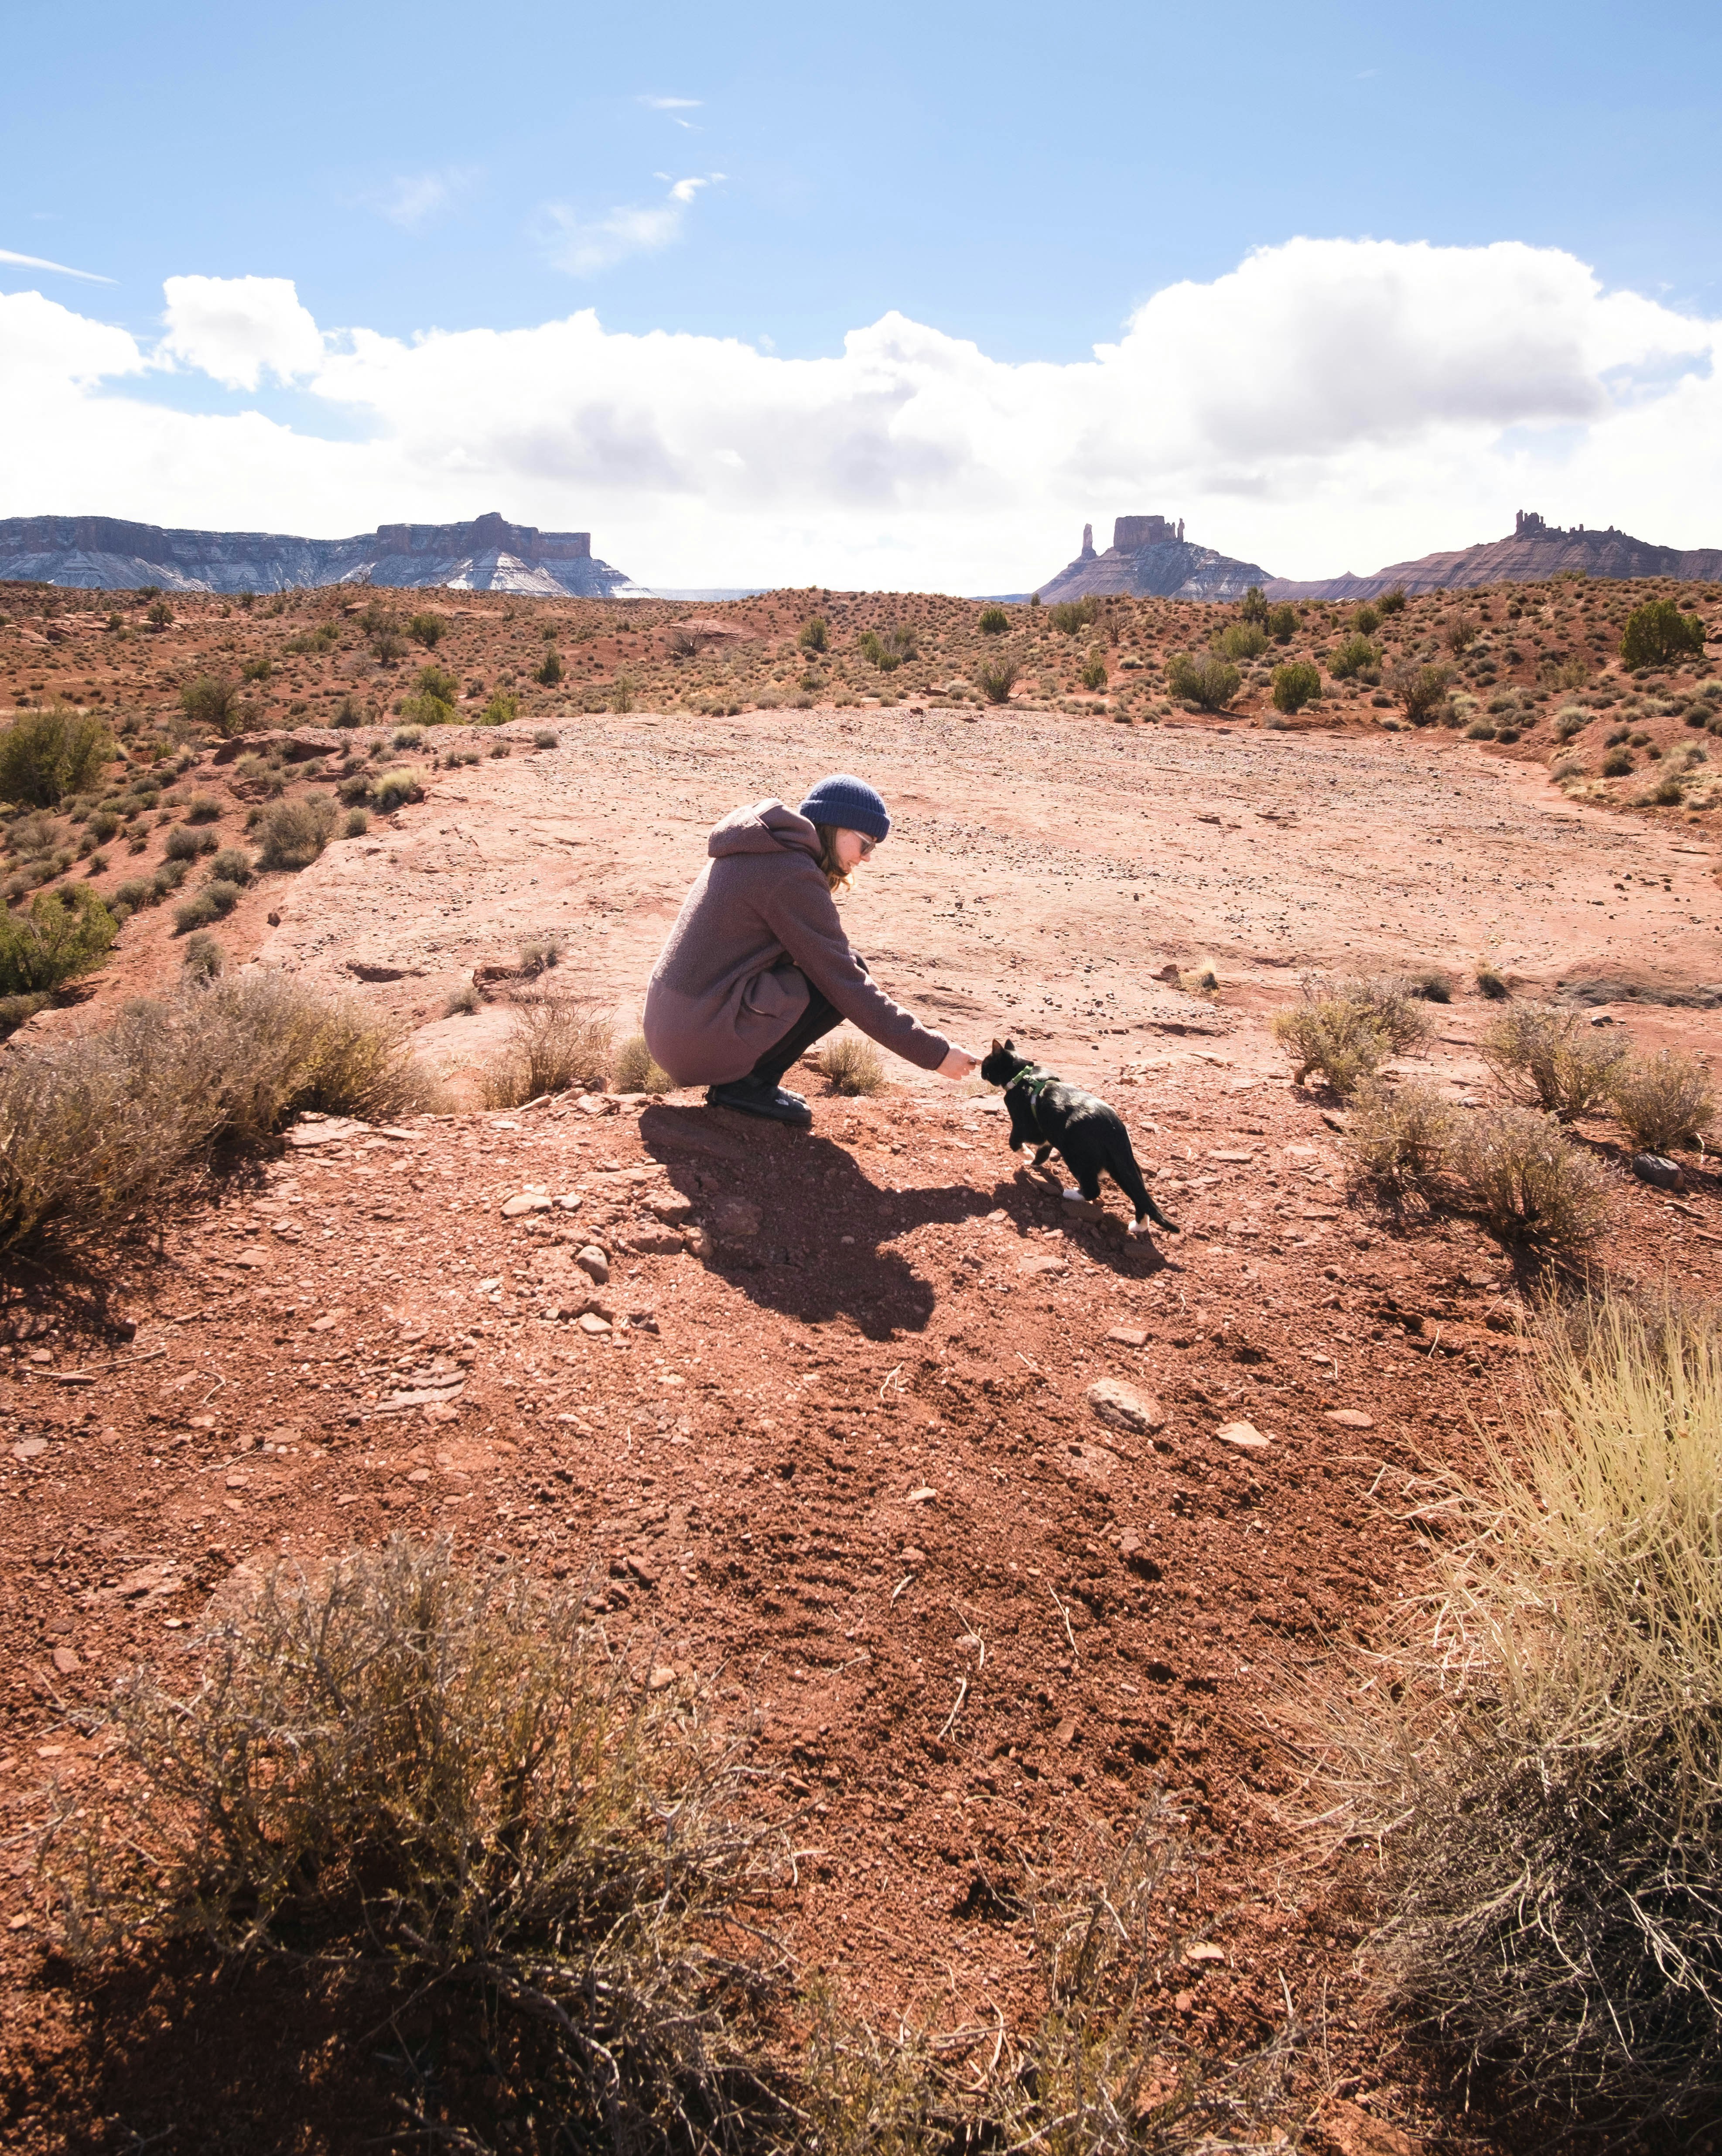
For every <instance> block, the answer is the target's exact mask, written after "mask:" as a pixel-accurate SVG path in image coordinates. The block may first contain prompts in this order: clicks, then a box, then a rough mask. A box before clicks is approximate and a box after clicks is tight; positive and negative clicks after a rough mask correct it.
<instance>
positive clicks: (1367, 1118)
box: [1345, 1078, 1459, 1209]
mask: <svg viewBox="0 0 1722 2156" xmlns="http://www.w3.org/2000/svg"><path fill="white" fill-rule="evenodd" d="M1458 1118H1459V1111H1458V1109H1456V1108H1455V1107H1454V1106H1453V1103H1452V1102H1451V1101H1448V1099H1446V1098H1445V1097H1444V1096H1443V1095H1442V1093H1441V1092H1440V1091H1438V1089H1437V1088H1436V1087H1435V1086H1428V1085H1422V1084H1416V1083H1412V1084H1408V1085H1400V1086H1387V1085H1384V1084H1383V1083H1382V1082H1381V1080H1380V1079H1378V1078H1369V1079H1366V1080H1365V1081H1363V1082H1362V1084H1361V1085H1360V1086H1358V1088H1357V1091H1356V1093H1355V1094H1354V1096H1352V1101H1351V1112H1350V1116H1349V1117H1348V1118H1347V1121H1346V1124H1345V1148H1346V1152H1347V1153H1348V1155H1349V1157H1350V1165H1351V1169H1352V1173H1353V1174H1354V1175H1355V1177H1356V1180H1357V1181H1358V1182H1359V1183H1362V1184H1363V1185H1365V1186H1366V1188H1368V1189H1370V1190H1371V1192H1373V1193H1375V1195H1376V1196H1377V1197H1379V1198H1382V1199H1386V1201H1387V1202H1388V1203H1389V1204H1392V1205H1394V1206H1397V1207H1399V1208H1401V1209H1403V1208H1404V1207H1405V1206H1406V1205H1407V1204H1409V1203H1411V1202H1412V1200H1417V1201H1419V1202H1421V1203H1422V1204H1425V1205H1430V1206H1433V1205H1435V1204H1438V1203H1439V1202H1440V1200H1441V1199H1443V1197H1444V1196H1447V1195H1448V1194H1450V1185H1451V1176H1450V1173H1449V1160H1450V1157H1451V1154H1452V1152H1453V1143H1454V1140H1455V1137H1456V1136H1457V1132H1458Z"/></svg>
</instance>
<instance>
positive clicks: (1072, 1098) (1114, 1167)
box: [981, 1040, 1178, 1235]
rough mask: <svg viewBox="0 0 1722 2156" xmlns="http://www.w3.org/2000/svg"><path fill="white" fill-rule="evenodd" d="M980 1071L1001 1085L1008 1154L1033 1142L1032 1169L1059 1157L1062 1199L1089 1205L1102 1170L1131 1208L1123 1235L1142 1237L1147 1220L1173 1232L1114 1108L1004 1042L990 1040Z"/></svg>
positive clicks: (1097, 1191) (990, 1082) (1174, 1228)
mask: <svg viewBox="0 0 1722 2156" xmlns="http://www.w3.org/2000/svg"><path fill="white" fill-rule="evenodd" d="M981 1076H982V1077H983V1078H984V1079H985V1080H986V1081H987V1084H988V1085H989V1086H1002V1087H1003V1088H1004V1096H1005V1106H1006V1107H1007V1108H1008V1109H1009V1111H1010V1115H1011V1151H1012V1152H1020V1151H1021V1150H1022V1147H1024V1146H1025V1145H1032V1146H1033V1147H1034V1149H1035V1150H1034V1165H1035V1166H1036V1167H1037V1168H1040V1167H1042V1166H1043V1165H1044V1163H1045V1161H1046V1158H1047V1155H1048V1153H1051V1152H1057V1153H1060V1154H1062V1155H1063V1158H1064V1160H1065V1162H1066V1163H1067V1165H1068V1166H1069V1169H1070V1172H1071V1173H1072V1174H1073V1175H1074V1177H1075V1178H1076V1188H1074V1190H1067V1191H1066V1192H1065V1193H1064V1195H1065V1196H1066V1197H1067V1198H1085V1199H1088V1201H1089V1204H1091V1205H1092V1204H1094V1202H1095V1200H1096V1199H1098V1198H1099V1195H1100V1176H1101V1173H1102V1171H1103V1170H1104V1173H1106V1174H1108V1175H1110V1177H1111V1178H1112V1180H1113V1181H1114V1182H1115V1183H1116V1184H1117V1185H1118V1187H1119V1188H1120V1190H1121V1191H1122V1192H1123V1193H1124V1194H1125V1197H1126V1198H1128V1199H1129V1200H1130V1204H1132V1205H1133V1206H1134V1207H1135V1214H1136V1217H1135V1219H1134V1220H1132V1221H1131V1223H1130V1226H1129V1227H1128V1228H1127V1229H1125V1233H1126V1234H1127V1235H1146V1234H1147V1232H1148V1226H1149V1223H1150V1222H1151V1221H1152V1222H1154V1223H1155V1224H1156V1225H1157V1226H1159V1227H1161V1228H1166V1229H1170V1230H1171V1233H1172V1234H1173V1235H1176V1234H1177V1232H1178V1229H1177V1226H1176V1223H1175V1222H1173V1221H1171V1220H1168V1219H1167V1218H1166V1215H1165V1214H1164V1213H1162V1212H1161V1209H1160V1208H1159V1207H1158V1206H1157V1205H1156V1204H1155V1202H1154V1200H1153V1199H1151V1197H1150V1196H1149V1195H1148V1186H1147V1184H1146V1183H1144V1182H1143V1180H1142V1171H1141V1169H1140V1168H1138V1167H1137V1165H1136V1156H1135V1152H1133V1151H1132V1150H1131V1147H1130V1132H1128V1131H1127V1130H1126V1129H1125V1127H1124V1118H1123V1117H1122V1116H1120V1114H1119V1112H1118V1111H1117V1109H1116V1108H1109V1107H1108V1106H1107V1105H1106V1103H1105V1102H1104V1101H1101V1100H1098V1099H1096V1097H1095V1096H1094V1094H1092V1093H1085V1092H1084V1091H1083V1089H1082V1087H1081V1086H1067V1085H1066V1084H1065V1083H1064V1081H1063V1079H1062V1078H1055V1077H1054V1076H1053V1074H1052V1072H1051V1071H1050V1070H1042V1069H1041V1067H1040V1065H1038V1063H1031V1062H1030V1061H1029V1060H1028V1057H1027V1056H1026V1055H1017V1050H1016V1045H1015V1044H1014V1042H1012V1041H1008V1040H1003V1041H1000V1040H995V1041H994V1042H993V1044H992V1053H991V1054H990V1055H986V1056H983V1057H982V1058H981Z"/></svg>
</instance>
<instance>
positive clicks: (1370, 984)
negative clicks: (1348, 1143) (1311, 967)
mask: <svg viewBox="0 0 1722 2156" xmlns="http://www.w3.org/2000/svg"><path fill="white" fill-rule="evenodd" d="M1428 1037H1429V1021H1428V1019H1427V1018H1426V1017H1425V1016H1424V1014H1423V1013H1422V1011H1421V1010H1420V1009H1418V1008H1417V998H1416V997H1415V995H1414V994H1413V993H1412V991H1411V989H1410V988H1409V987H1408V986H1407V984H1406V983H1402V982H1398V981H1377V980H1371V979H1368V978H1364V977H1362V976H1361V975H1360V976H1356V977H1354V978H1350V979H1348V980H1329V979H1327V978H1324V977H1322V976H1320V975H1319V974H1309V975H1308V976H1306V977H1305V978H1304V982H1303V983H1302V986H1301V988H1300V992H1299V1001H1298V1002H1297V1003H1295V1004H1293V1005H1292V1006H1291V1007H1290V1009H1288V1010H1283V1011H1277V1012H1275V1014H1274V1039H1276V1040H1278V1041H1279V1043H1280V1045H1281V1046H1282V1047H1284V1048H1285V1049H1286V1050H1288V1052H1289V1054H1290V1055H1291V1058H1292V1062H1293V1065H1294V1083H1295V1084H1297V1085H1299V1086H1301V1085H1302V1084H1303V1083H1304V1080H1305V1079H1306V1078H1308V1076H1309V1073H1310V1072H1311V1071H1312V1070H1320V1072H1321V1074H1322V1075H1323V1077H1325V1079H1326V1081H1327V1082H1328V1084H1329V1085H1330V1086H1331V1087H1332V1088H1333V1090H1334V1091H1335V1092H1336V1093H1338V1094H1340V1095H1341V1096H1344V1095H1346V1094H1349V1093H1351V1092H1354V1091H1356V1088H1357V1087H1358V1086H1360V1085H1361V1084H1362V1082H1363V1081H1364V1080H1365V1079H1366V1078H1371V1077H1373V1076H1374V1075H1375V1073H1376V1071H1377V1070H1379V1069H1380V1067H1381V1065H1382V1064H1383V1063H1385V1062H1386V1061H1387V1060H1388V1059H1389V1058H1390V1057H1391V1056H1395V1055H1407V1054H1408V1053H1409V1051H1410V1050H1412V1049H1413V1048H1417V1047H1420V1046H1421V1045H1422V1044H1423V1042H1425V1041H1426V1040H1427V1039H1428Z"/></svg>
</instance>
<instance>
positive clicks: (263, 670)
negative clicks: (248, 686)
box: [239, 659, 275, 681]
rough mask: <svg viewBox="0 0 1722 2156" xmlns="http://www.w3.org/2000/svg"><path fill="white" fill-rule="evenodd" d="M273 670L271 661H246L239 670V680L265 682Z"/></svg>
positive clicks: (272, 661)
mask: <svg viewBox="0 0 1722 2156" xmlns="http://www.w3.org/2000/svg"><path fill="white" fill-rule="evenodd" d="M274 670H275V666H274V660H271V659H248V660H246V661H245V663H244V664H243V665H242V666H241V667H240V669H239V678H240V680H243V681H267V680H269V676H270V675H272V674H273V673H274Z"/></svg>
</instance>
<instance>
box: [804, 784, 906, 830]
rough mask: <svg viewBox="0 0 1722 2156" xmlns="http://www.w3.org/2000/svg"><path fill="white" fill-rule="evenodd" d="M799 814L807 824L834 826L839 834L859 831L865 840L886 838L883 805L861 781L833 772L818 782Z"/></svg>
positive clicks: (887, 823)
mask: <svg viewBox="0 0 1722 2156" xmlns="http://www.w3.org/2000/svg"><path fill="white" fill-rule="evenodd" d="M801 813H802V815H803V816H805V817H806V818H807V821H808V822H809V823H810V824H836V825H837V826H838V829H840V830H844V831H859V832H862V833H863V834H864V835H865V836H866V837H868V838H869V839H884V838H888V837H889V835H890V829H891V819H890V814H889V811H888V810H887V808H886V807H885V804H884V802H883V801H882V800H881V799H880V798H879V795H878V794H877V793H874V790H873V788H871V787H870V786H869V784H868V783H867V781H866V780H865V779H864V778H850V776H849V774H848V772H846V771H834V772H833V773H832V774H831V776H830V777H829V778H822V779H821V780H820V782H819V783H818V784H817V786H816V787H815V788H813V790H812V793H810V794H809V795H808V796H807V799H806V800H805V801H803V802H802V810H801Z"/></svg>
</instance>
